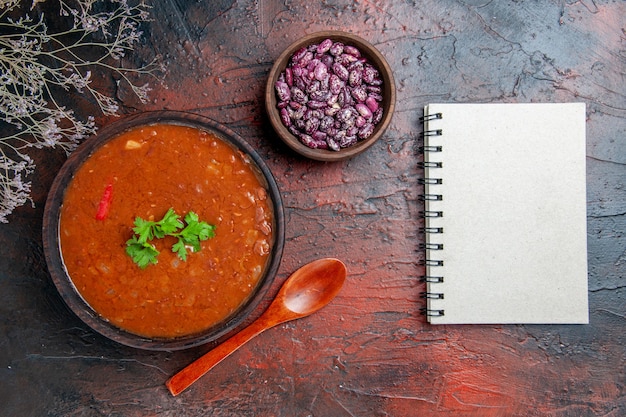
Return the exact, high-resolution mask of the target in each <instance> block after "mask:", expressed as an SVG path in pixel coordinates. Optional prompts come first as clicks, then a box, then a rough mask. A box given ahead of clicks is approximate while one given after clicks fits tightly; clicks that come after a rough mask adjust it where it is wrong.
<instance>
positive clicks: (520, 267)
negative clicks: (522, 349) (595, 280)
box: [423, 103, 589, 324]
mask: <svg viewBox="0 0 626 417" xmlns="http://www.w3.org/2000/svg"><path fill="white" fill-rule="evenodd" d="M423 122H424V132H423V135H424V162H423V165H424V174H425V175H424V180H423V182H424V200H425V203H424V205H425V211H424V213H423V214H424V217H425V220H424V222H425V228H424V233H425V242H426V243H425V247H424V249H425V252H426V254H425V259H426V261H425V262H426V275H425V276H424V277H423V280H424V281H425V282H426V293H425V294H424V295H425V297H426V299H427V302H426V308H425V310H424V313H425V314H426V315H427V317H428V321H429V322H430V323H433V324H470V323H483V324H498V323H500V324H507V323H518V324H522V323H526V324H532V323H537V324H550V323H554V324H557V323H560V324H566V323H569V324H583V323H588V322H589V318H588V300H587V298H588V296H587V231H586V185H585V178H586V175H585V105H584V103H563V104H556V103H546V104H535V103H532V104H531V103H529V104H517V103H516V104H429V105H428V106H426V108H425V111H424V117H423Z"/></svg>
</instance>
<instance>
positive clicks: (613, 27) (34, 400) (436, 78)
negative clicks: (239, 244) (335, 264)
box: [0, 0, 626, 417]
mask: <svg viewBox="0 0 626 417" xmlns="http://www.w3.org/2000/svg"><path fill="white" fill-rule="evenodd" d="M154 3H155V4H154V5H153V9H152V11H151V13H152V16H153V21H152V22H151V23H150V24H149V25H148V26H147V27H146V32H145V34H144V37H143V39H144V41H145V44H144V45H143V46H142V47H141V48H139V49H138V50H137V51H136V55H137V58H138V59H143V58H145V57H147V56H151V55H152V54H158V55H161V56H162V59H163V62H164V64H165V65H166V69H167V71H166V73H165V74H164V76H163V82H162V83H161V84H159V83H153V85H152V87H153V91H152V94H151V98H152V101H151V102H150V103H149V104H145V105H144V104H141V103H138V102H137V101H136V100H134V99H133V98H132V97H131V96H130V95H129V94H128V92H127V91H125V90H124V88H123V87H120V88H119V89H118V90H117V91H115V94H116V97H118V98H119V100H120V101H121V104H122V110H123V112H124V113H135V112H138V111H143V110H157V109H158V110H160V109H173V110H185V111H189V112H194V113H199V114H202V115H204V116H208V117H210V118H212V119H214V120H216V121H218V122H220V123H223V124H225V125H227V126H228V127H230V128H231V129H233V130H234V131H236V132H237V133H239V134H240V135H241V136H243V137H244V138H245V139H246V140H247V141H248V142H249V143H250V144H252V145H253V146H254V147H255V148H256V149H257V150H258V152H259V153H260V154H261V156H262V157H263V158H264V159H265V161H267V163H268V165H269V166H270V168H271V170H272V172H273V173H274V175H275V177H276V180H277V182H278V185H279V187H280V189H281V193H282V196H283V199H284V204H285V215H286V220H287V232H286V239H287V240H286V245H285V251H284V256H283V262H282V264H281V267H280V270H279V274H278V276H277V277H276V281H275V284H274V286H273V288H272V290H271V291H270V294H268V299H267V300H266V301H265V302H264V303H263V304H262V305H261V308H260V309H259V311H257V312H255V315H257V316H258V315H259V314H260V312H261V311H260V310H262V308H263V307H265V306H267V304H268V303H269V298H270V296H271V295H272V294H274V293H275V292H276V291H277V290H278V287H279V286H280V284H281V283H282V282H283V281H284V279H285V278H286V277H287V276H288V275H289V274H290V273H291V272H293V271H295V270H296V269H297V268H298V267H299V266H301V265H303V264H304V263H306V262H308V261H311V260H314V259H316V258H319V257H326V256H333V257H337V258H340V259H342V260H343V261H344V262H345V263H346V265H347V266H348V273H349V275H348V278H347V281H346V285H345V287H344V288H343V290H342V292H341V293H340V294H339V296H338V297H337V299H335V301H334V302H333V303H331V304H330V305H329V306H328V307H326V308H325V309H323V310H322V311H320V312H319V313H317V314H315V315H313V316H311V317H308V318H305V319H302V320H299V321H296V322H292V323H288V324H284V325H281V326H279V327H277V328H274V329H272V330H270V331H268V332H266V333H264V334H262V335H260V336H259V337H257V338H256V339H254V340H253V341H252V342H250V343H249V344H248V345H246V346H244V347H243V348H242V349H240V350H239V351H237V352H236V353H235V354H233V355H232V356H231V357H229V358H227V359H226V360H225V361H224V362H222V363H221V364H219V365H218V366H217V367H216V368H214V369H213V370H212V371H211V372H210V373H209V374H208V375H206V376H205V377H204V378H203V379H201V380H200V381H199V382H198V383H196V384H195V385H194V386H193V387H191V388H190V389H189V390H188V391H185V392H184V393H183V394H181V395H180V396H178V397H172V396H171V395H170V394H169V392H168V391H167V390H166V388H165V385H164V382H165V381H166V380H167V379H168V378H169V377H170V376H171V375H172V374H173V373H175V372H176V371H177V370H179V369H180V368H182V367H183V366H185V365H186V364H188V363H189V362H190V361H192V360H193V359H195V358H196V357H198V356H200V355H201V354H202V353H204V352H205V351H207V350H208V349H210V348H211V346H208V345H207V346H202V347H198V348H194V349H190V350H187V351H182V352H173V353H167V352H147V351H141V350H137V349H133V348H128V347H125V346H122V345H119V344H116V343H114V342H112V341H109V340H107V339H105V338H104V337H102V336H100V335H99V334H96V333H94V332H93V331H91V330H90V329H89V328H88V327H87V326H86V325H84V324H83V323H82V322H81V321H80V320H79V319H78V318H76V317H75V316H74V315H73V314H72V313H71V312H70V311H69V310H68V309H67V308H66V307H65V305H64V303H63V301H62V299H61V298H60V296H59V295H58V293H57V291H56V289H55V287H54V286H53V284H52V281H51V280H50V277H49V275H48V272H47V268H46V264H45V260H44V257H43V249H42V240H41V226H42V216H43V207H44V202H45V197H46V194H47V191H48V188H49V187H50V184H51V182H52V179H53V178H54V175H55V174H56V172H57V171H58V169H59V168H60V166H61V164H62V163H63V161H64V156H63V155H61V154H59V153H54V152H46V153H43V152H41V153H38V154H37V155H36V156H37V172H36V173H35V176H34V177H33V197H34V203H35V206H34V207H30V206H26V207H22V208H20V209H18V210H17V211H16V212H15V213H14V214H13V215H12V216H10V218H9V223H8V224H2V225H0V300H1V302H0V319H1V320H0V335H1V336H2V338H1V339H0V403H2V404H3V406H2V409H3V411H2V412H1V414H2V415H7V416H8V415H11V416H31V415H32V416H44V415H47V416H68V415H71V416H103V415H107V416H143V415H155V416H199V415H210V416H244V415H245V416H247V415H250V416H252V415H254V416H290V417H291V416H301V417H305V416H330V417H340V416H416V415H424V416H427V415H448V414H449V415H456V416H481V417H483V416H615V417H617V416H623V415H626V395H625V386H626V368H625V361H626V350H625V349H626V348H625V346H626V330H625V325H626V298H625V294H624V288H626V280H625V276H626V252H625V251H626V233H625V230H626V107H625V104H626V99H625V95H626V94H625V93H626V88H625V87H624V85H625V82H624V69H625V68H626V35H625V31H626V6H625V3H624V2H620V1H599V2H598V1H597V2H592V1H590V0H583V1H577V2H563V1H538V2H477V1H467V2H456V1H426V2H416V1H388V2H382V1H343V0H337V1H323V2H309V1H290V2H278V1H276V2H272V1H254V2H253V1H240V2H234V1H225V0H223V1H217V2H201V1H190V0H187V1H177V2H174V1H167V2H154ZM157 3H158V4H157ZM327 29H341V30H345V31H348V32H352V33H355V34H357V35H359V36H361V37H363V38H365V39H367V40H369V41H370V42H371V43H373V44H374V45H375V46H376V47H377V48H378V49H379V50H380V51H381V52H382V53H383V55H385V56H386V58H387V60H388V62H389V64H390V66H391V67H392V69H393V71H394V76H395V79H396V84H397V87H398V101H397V106H396V112H395V114H394V118H393V121H392V123H391V126H390V128H389V130H388V132H387V134H386V135H385V136H384V138H383V140H381V141H380V142H378V143H377V144H376V145H374V146H373V147H372V148H370V149H369V150H368V151H367V152H366V153H364V154H361V155H359V156H357V157H354V158H353V159H351V160H348V161H345V162H339V163H322V162H315V161H309V160H304V159H302V158H301V157H299V156H297V155H296V154H294V153H293V152H291V151H290V150H289V149H288V148H286V147H285V146H284V145H282V144H281V143H280V142H279V141H278V139H277V138H276V136H275V135H274V134H273V132H272V129H271V127H270V125H269V122H268V120H267V117H266V116H265V113H264V108H263V93H264V85H265V81H266V78H267V74H268V72H269V70H270V68H271V65H272V63H273V60H274V59H275V58H276V57H277V56H278V55H279V54H280V52H281V51H282V49H283V48H285V47H286V46H287V45H288V44H290V43H291V42H292V41H294V40H296V39H297V38H298V36H300V35H302V34H305V33H311V32H315V31H318V30H327ZM104 80H105V81H106V78H105V79H104ZM433 101H445V102H561V101H583V102H585V103H586V104H587V189H588V191H587V202H588V206H587V207H588V218H587V226H588V254H589V302H590V307H589V308H590V324H588V325H572V326H567V325H497V326H495V325H494V326H487V325H476V326H431V325H429V324H427V323H426V321H425V319H424V317H423V316H421V315H420V313H419V311H420V308H421V307H423V306H424V300H422V299H421V298H420V292H421V291H423V290H424V284H422V283H420V282H419V276H420V275H421V274H423V273H424V268H423V266H421V265H420V261H421V260H423V254H422V253H421V252H420V251H419V249H418V247H419V244H420V242H423V236H421V235H420V234H419V232H418V230H419V227H420V226H423V224H422V221H421V220H420V218H419V211H420V210H421V209H422V203H421V202H420V201H419V199H418V196H419V194H420V192H422V191H423V190H422V188H421V186H420V185H419V183H418V180H419V178H420V177H421V176H422V174H423V173H422V171H420V170H419V169H418V166H417V162H418V161H420V160H421V155H420V154H419V152H418V147H419V146H420V141H419V139H418V132H419V131H420V130H421V126H420V125H419V123H418V118H419V117H420V116H421V115H422V109H423V106H424V105H425V104H427V103H429V102H433ZM78 111H80V108H79V109H78ZM97 120H98V122H99V123H105V122H106V120H105V119H104V118H103V117H98V118H97ZM539 151H540V150H538V152H539ZM529 169H533V167H529ZM529 261H532V260H529Z"/></svg>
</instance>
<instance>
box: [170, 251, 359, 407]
mask: <svg viewBox="0 0 626 417" xmlns="http://www.w3.org/2000/svg"><path fill="white" fill-rule="evenodd" d="M346 275H347V270H346V266H345V265H344V263H343V262H341V261H340V260H338V259H334V258H324V259H318V260H316V261H313V262H310V263H308V264H306V265H304V266H302V267H301V268H300V269H298V270H297V271H296V272H294V273H293V274H292V275H291V276H290V277H289V278H288V279H287V281H285V283H284V284H283V286H282V287H281V289H280V291H279V292H278V295H277V296H276V298H275V299H274V301H273V302H272V303H271V304H270V306H269V307H268V308H267V310H265V312H264V313H263V314H262V315H261V317H259V318H258V319H256V320H255V321H254V322H253V323H252V324H250V325H249V326H248V327H246V328H245V329H243V330H242V331H241V332H239V333H237V334H236V335H234V336H232V337H231V338H230V339H228V340H226V341H225V342H224V343H222V344H221V345H218V346H217V347H216V348H215V349H213V350H211V351H209V352H208V353H206V354H204V356H201V357H200V358H198V359H196V360H195V361H194V362H192V363H191V364H189V365H187V367H185V368H183V369H182V370H181V371H179V372H178V373H177V374H176V375H174V376H173V377H171V378H170V379H169V380H168V381H167V382H166V384H165V385H166V386H167V388H168V389H169V391H170V392H171V393H172V395H178V394H180V393H181V392H183V391H184V390H185V389H187V388H188V387H189V386H190V385H191V384H193V383H194V382H195V381H197V380H198V379H200V377H202V376H203V375H204V374H206V373H207V372H208V371H209V370H211V368H213V367H214V366H215V365H217V364H218V363H220V362H221V361H222V360H224V359H225V358H226V357H227V356H229V355H230V354H231V353H233V352H234V351H235V350H237V349H238V348H240V347H241V346H243V345H244V344H245V343H246V342H248V341H249V340H250V339H252V338H253V337H255V336H256V335H258V334H260V333H261V332H263V331H264V330H267V329H269V328H271V327H274V326H276V325H278V324H281V323H284V322H286V321H290V320H295V319H298V318H302V317H306V316H308V315H310V314H313V313H314V312H316V311H318V310H319V309H321V308H322V307H324V306H326V305H327V304H328V303H330V302H331V300H332V299H333V298H335V296H336V295H337V294H338V293H339V291H340V290H341V287H342V286H343V283H344V281H345V279H346Z"/></svg>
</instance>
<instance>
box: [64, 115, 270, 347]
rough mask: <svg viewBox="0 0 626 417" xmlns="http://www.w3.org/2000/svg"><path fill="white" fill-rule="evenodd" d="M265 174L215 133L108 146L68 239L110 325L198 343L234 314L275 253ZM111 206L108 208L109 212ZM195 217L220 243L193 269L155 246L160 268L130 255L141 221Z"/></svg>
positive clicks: (68, 256) (70, 204)
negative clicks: (199, 336) (173, 215)
mask: <svg viewBox="0 0 626 417" xmlns="http://www.w3.org/2000/svg"><path fill="white" fill-rule="evenodd" d="M259 175H260V174H258V173H257V171H256V167H255V166H254V165H253V164H252V163H251V161H250V160H249V159H248V158H247V157H246V156H245V155H243V154H242V153H241V152H239V151H238V150H237V149H235V148H234V147H233V146H231V145H230V144H228V143H226V142H225V141H223V140H222V139H220V138H218V137H217V136H216V135H214V134H213V133H211V132H207V131H203V130H200V129H196V128H192V127H186V126H179V125H175V124H156V125H149V126H142V127H138V128H134V129H132V130H129V131H127V132H125V133H122V134H120V135H119V136H117V137H115V138H113V139H112V140H110V141H108V142H107V143H106V144H104V145H102V146H101V147H100V148H98V149H97V150H96V151H95V152H94V153H93V155H91V156H90V157H89V158H88V159H87V160H86V161H85V163H84V164H83V165H82V166H81V167H80V168H79V169H78V171H77V172H76V174H75V176H74V178H73V179H72V181H71V183H70V185H69V187H68V189H67V191H66V194H65V196H64V199H63V206H62V208H61V215H60V226H59V237H60V242H61V244H60V246H61V253H62V257H63V262H64V264H65V268H66V269H67V272H68V274H69V276H70V277H71V279H72V282H73V283H74V285H75V287H76V289H77V290H78V292H79V293H80V294H81V296H82V297H83V298H84V300H85V301H86V302H87V303H88V304H89V305H90V306H91V307H92V308H93V309H94V310H95V311H96V312H97V313H98V314H99V315H101V316H102V317H103V318H104V319H106V320H108V321H109V322H111V323H112V324H114V325H115V326H117V327H119V328H121V329H123V330H126V331H128V332H131V333H134V334H137V335H140V336H146V337H150V338H165V339H169V338H175V337H181V336H188V335H193V334H196V333H200V332H202V331H203V330H206V329H208V328H210V327H211V326H213V325H215V324H217V323H219V322H220V321H222V320H224V319H225V318H227V317H229V316H231V315H232V314H233V313H234V312H236V311H237V309H238V308H239V307H240V306H241V305H242V304H243V303H245V301H246V300H247V299H248V298H249V297H250V295H251V293H252V292H253V291H254V289H255V288H256V286H257V284H258V283H259V280H260V278H261V276H262V274H263V272H264V270H265V268H266V266H267V264H268V263H269V259H270V252H271V250H272V242H273V239H272V234H273V230H272V228H273V226H272V225H273V213H272V202H271V201H270V198H269V197H268V195H267V190H266V188H265V185H264V183H263V182H262V181H261V180H259V178H260V177H259ZM103 203H105V204H104V206H103ZM170 208H172V209H174V210H175V211H176V213H178V214H180V215H181V218H182V217H184V216H185V214H187V213H188V212H190V211H193V212H195V213H196V214H197V215H198V217H199V219H200V220H201V221H205V222H207V223H209V224H211V225H214V226H215V235H214V237H212V238H210V239H208V240H205V241H202V242H201V248H200V250H199V251H195V252H192V253H189V254H188V255H187V258H186V260H185V261H183V260H182V259H180V258H179V257H178V256H177V255H176V254H175V253H174V252H172V250H171V247H172V245H173V244H174V243H176V240H175V238H173V237H169V236H166V237H165V238H162V239H155V240H154V241H153V244H154V246H155V247H156V249H157V250H158V251H159V252H160V253H159V255H158V257H157V263H156V264H154V265H152V264H151V265H148V266H147V267H145V268H143V269H142V268H139V267H138V266H137V264H135V263H134V262H133V259H132V258H131V257H130V256H129V255H128V254H127V253H126V242H127V240H129V239H130V238H131V236H133V230H132V228H133V226H134V221H135V218H137V217H140V218H142V219H146V220H154V221H156V220H160V219H161V218H162V217H163V215H164V214H165V213H166V212H167V211H168V209H170Z"/></svg>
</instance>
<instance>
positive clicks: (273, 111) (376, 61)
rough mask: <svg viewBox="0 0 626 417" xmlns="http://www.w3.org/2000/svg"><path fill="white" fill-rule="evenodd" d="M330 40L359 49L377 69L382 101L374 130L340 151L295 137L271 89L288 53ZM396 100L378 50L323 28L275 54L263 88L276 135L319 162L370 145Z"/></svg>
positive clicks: (349, 154)
mask: <svg viewBox="0 0 626 417" xmlns="http://www.w3.org/2000/svg"><path fill="white" fill-rule="evenodd" d="M327 38H328V39H331V40H333V41H337V42H342V43H344V44H345V45H351V46H354V47H356V48H358V49H359V50H360V52H361V55H362V56H363V57H365V58H367V59H368V60H369V62H370V63H371V64H373V65H374V66H375V67H376V68H377V69H378V71H379V72H380V76H381V78H382V80H383V85H382V87H383V91H382V96H383V100H382V102H381V105H382V107H383V111H384V113H383V118H382V120H381V121H380V122H379V123H378V124H377V125H376V127H375V129H374V131H373V133H372V134H371V135H370V136H369V137H367V138H366V139H364V140H360V141H358V142H357V143H356V144H354V145H352V146H348V147H345V148H341V149H340V150H339V151H334V150H329V149H319V148H318V149H313V148H310V147H308V146H306V145H304V144H303V143H302V142H301V141H300V140H299V139H298V138H297V137H296V136H294V135H293V134H292V133H291V132H290V131H289V130H288V129H287V127H285V125H284V124H283V123H282V121H281V118H280V113H279V110H278V108H277V101H278V100H277V98H276V92H275V88H274V84H275V83H276V81H277V80H278V78H279V76H280V74H281V73H282V72H283V71H284V70H285V68H286V67H287V65H288V63H289V60H290V58H291V56H292V55H293V54H294V53H295V52H296V51H298V50H299V49H301V48H302V47H306V46H308V45H312V44H318V43H320V42H321V41H323V40H325V39H327ZM395 103H396V86H395V84H394V79H393V74H392V72H391V68H390V67H389V64H388V63H387V61H386V60H385V58H384V57H383V56H382V55H381V53H380V52H379V51H378V50H377V49H376V48H375V47H374V46H373V45H372V44H370V43H369V42H367V41H366V40H364V39H362V38H360V37H358V36H355V35H353V34H351V33H347V32H341V31H322V32H316V33H313V34H310V35H307V36H305V37H303V38H301V39H299V40H298V41H296V42H294V43H292V44H291V45H290V46H289V47H288V48H287V49H285V50H284V51H283V53H282V54H280V56H279V57H278V59H277V60H276V62H275V63H274V66H273V67H272V69H271V71H270V74H269V78H268V80H267V84H266V87H265V107H266V111H267V114H268V116H269V119H270V122H271V124H272V126H273V127H274V130H275V131H276V133H277V134H278V136H279V137H280V138H281V139H282V140H283V142H285V144H287V146H289V147H290V148H291V149H293V150H294V151H296V152H298V153H299V154H301V155H303V156H306V157H307V158H311V159H315V160H318V161H340V160H344V159H347V158H351V157H353V156H354V155H357V154H359V153H361V152H363V151H365V150H366V149H367V148H369V147H370V146H372V145H373V144H374V143H375V142H376V141H377V140H378V139H380V138H381V136H382V135H383V134H384V132H385V130H386V129H387V127H388V126H389V123H390V122H391V118H392V116H393V112H394V109H395Z"/></svg>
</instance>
